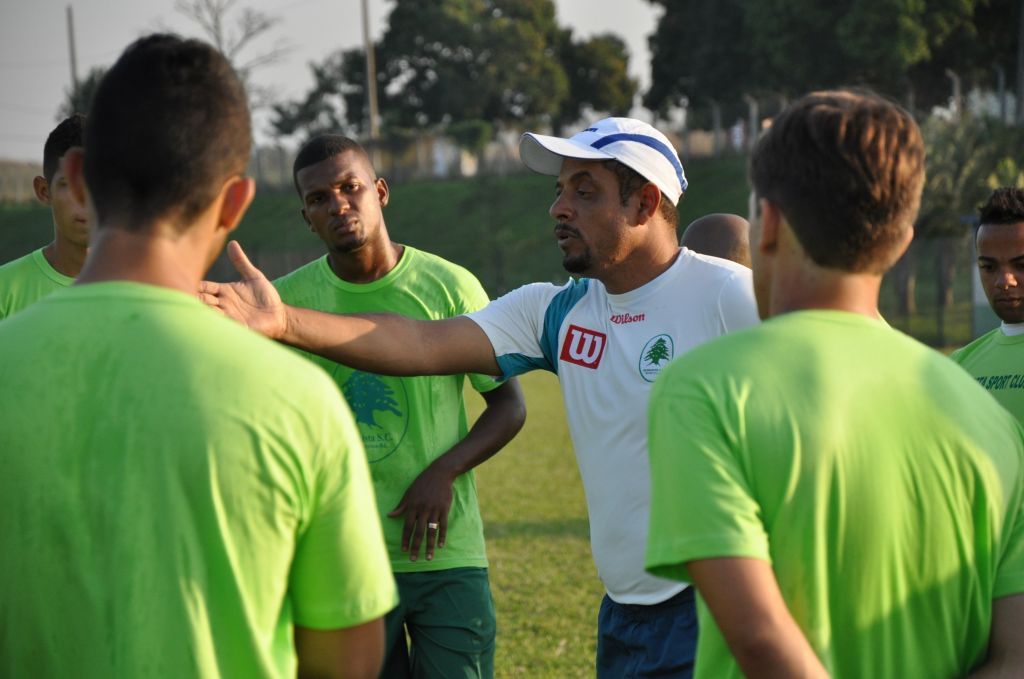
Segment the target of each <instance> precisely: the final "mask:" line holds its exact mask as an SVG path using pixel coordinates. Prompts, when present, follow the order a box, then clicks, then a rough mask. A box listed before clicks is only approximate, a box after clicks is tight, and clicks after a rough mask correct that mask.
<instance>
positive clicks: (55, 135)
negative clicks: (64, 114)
mask: <svg viewBox="0 0 1024 679" xmlns="http://www.w3.org/2000/svg"><path fill="white" fill-rule="evenodd" d="M84 131H85V116H84V115H82V114H81V113H75V114H73V115H72V116H71V117H69V118H65V119H64V120H62V121H60V124H59V125H57V127H55V128H53V132H50V136H48V137H47V138H46V144H45V145H43V177H44V178H45V179H46V181H47V182H52V181H53V175H55V174H57V168H58V167H59V166H60V159H61V158H63V157H64V154H65V153H67V152H68V149H70V148H74V147H76V146H82V143H83V142H82V135H83V134H84Z"/></svg>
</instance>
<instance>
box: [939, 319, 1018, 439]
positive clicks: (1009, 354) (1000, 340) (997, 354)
mask: <svg viewBox="0 0 1024 679" xmlns="http://www.w3.org/2000/svg"><path fill="white" fill-rule="evenodd" d="M950 358H952V359H953V360H954V361H956V362H957V363H959V364H960V365H962V366H963V367H964V370H966V371H967V372H969V373H970V374H971V375H973V376H974V379H976V380H978V384H980V385H981V386H983V387H985V389H986V390H987V391H988V392H989V393H990V394H992V396H994V397H995V399H996V400H997V401H999V403H1000V404H1002V406H1003V407H1004V408H1006V409H1007V410H1009V411H1010V414H1011V415H1013V416H1014V417H1016V418H1017V421H1018V422H1022V423H1024V335H1004V334H1003V332H1002V330H1000V329H999V328H996V329H995V330H992V331H990V332H987V333H985V334H984V335H982V336H981V337H979V338H978V339H976V340H974V341H973V342H971V343H970V344H968V345H967V346H965V347H963V348H962V349H958V350H957V351H954V352H953V353H952V354H951V355H950Z"/></svg>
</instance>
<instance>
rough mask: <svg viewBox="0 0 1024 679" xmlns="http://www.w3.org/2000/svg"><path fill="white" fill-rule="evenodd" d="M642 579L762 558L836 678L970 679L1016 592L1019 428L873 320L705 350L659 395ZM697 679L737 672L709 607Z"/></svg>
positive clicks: (844, 319) (1020, 586)
mask: <svg viewBox="0 0 1024 679" xmlns="http://www.w3.org/2000/svg"><path fill="white" fill-rule="evenodd" d="M650 441H651V443H650V455H651V473H652V478H653V489H652V493H653V500H652V510H651V523H650V525H651V529H650V539H649V543H648V549H647V557H646V561H647V567H648V569H649V570H650V571H651V572H653V573H655V574H656V575H661V576H666V577H674V578H681V579H686V577H687V571H686V567H685V564H686V563H687V562H689V561H692V560H697V559H705V558H714V557H749V558H755V559H762V560H765V561H768V562H770V563H771V565H772V568H773V570H774V572H775V575H776V578H777V580H778V583H779V587H780V589H781V592H782V595H783V597H784V599H785V602H786V605H787V607H788V609H789V611H790V613H791V614H792V615H793V617H794V619H795V620H796V622H797V624H798V625H799V626H800V628H801V630H802V631H803V633H804V635H805V636H806V637H807V639H808V641H809V642H810V644H811V646H812V648H813V649H814V650H815V652H816V653H817V654H818V656H819V657H820V658H821V660H822V662H823V663H824V665H825V667H826V668H827V669H828V670H829V672H830V673H831V676H833V677H835V678H836V679H848V678H855V677H872V678H874V679H885V678H892V679H897V678H899V679H913V678H916V677H920V678H921V679H925V678H928V679H936V678H942V677H959V676H964V675H965V674H967V672H968V671H969V670H970V669H971V668H972V667H973V666H975V665H976V664H977V663H978V662H979V661H980V660H982V659H983V658H984V655H985V651H986V648H987V645H988V636H989V629H990V620H991V613H992V600H993V599H995V598H998V597H1001V596H1006V595H1010V594H1016V593H1020V592H1024V433H1022V430H1021V428H1020V426H1019V425H1018V424H1017V423H1016V422H1015V421H1014V420H1013V418H1012V417H1010V415H1009V414H1008V413H1006V412H1005V411H1004V410H1003V409H1002V408H1000V407H999V406H998V405H997V404H996V403H995V401H994V400H993V399H992V398H991V397H990V396H989V395H988V394H987V393H986V392H985V390H984V389H982V388H981V387H979V386H978V384H977V383H976V382H975V381H974V380H972V379H971V378H970V376H968V375H967V374H966V373H964V372H963V371H962V370H960V369H959V368H958V367H957V366H956V365H955V364H954V363H952V362H951V361H949V360H948V359H946V358H945V357H943V356H941V355H940V354H938V353H937V352H935V351H933V350H931V349H928V348H927V347H924V346H923V345H920V344H918V343H917V342H915V341H914V340H912V339H910V338H908V337H906V336H905V335H903V334H901V333H898V332H894V331H893V330H891V329H889V328H887V327H885V326H884V325H883V324H881V323H879V322H878V321H876V320H871V319H868V318H865V317H862V316H858V315H855V314H848V313H842V312H835V311H805V312H794V313H787V314H784V315H782V316H779V317H776V318H773V319H771V320H769V321H767V322H765V323H764V324H763V325H761V326H758V327H756V328H753V329H750V330H746V331H743V332H740V333H735V334H732V335H729V336H726V337H724V338H722V339H719V340H716V341H714V342H711V343H708V344H706V345H704V346H702V347H698V348H697V349H695V350H694V351H692V352H690V353H688V354H686V355H684V356H682V357H681V358H679V359H677V361H676V362H675V363H673V364H672V365H671V366H669V368H667V369H666V370H665V371H663V372H662V374H661V376H659V378H658V380H657V382H656V384H655V386H654V391H653V392H652V396H651V409H650ZM699 616H700V626H701V628H700V637H699V641H698V651H697V660H696V676H697V677H698V678H711V677H714V678H715V679H719V678H728V677H740V676H742V674H741V672H740V670H739V668H738V666H737V665H736V662H735V661H734V659H733V658H732V656H731V655H730V653H729V650H728V647H727V645H726V643H725V640H724V638H723V636H722V634H721V632H720V631H719V629H718V628H717V627H716V625H715V622H714V620H713V619H712V618H711V616H710V615H709V611H708V610H707V608H706V606H704V604H703V602H701V605H700V609H699Z"/></svg>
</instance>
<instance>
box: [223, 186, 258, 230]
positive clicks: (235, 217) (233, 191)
mask: <svg viewBox="0 0 1024 679" xmlns="http://www.w3.org/2000/svg"><path fill="white" fill-rule="evenodd" d="M221 195H222V196H223V199H222V200H221V204H220V215H219V216H218V218H217V228H219V229H225V230H226V231H228V232H231V231H234V230H235V228H236V227H237V226H238V224H239V222H241V221H242V216H243V215H244V214H245V211H246V210H247V209H248V208H249V204H250V203H251V202H252V199H253V196H255V195H256V182H255V181H253V180H252V179H251V178H250V177H245V176H242V175H238V176H235V177H232V178H231V179H229V180H228V181H227V183H225V184H224V188H223V189H221Z"/></svg>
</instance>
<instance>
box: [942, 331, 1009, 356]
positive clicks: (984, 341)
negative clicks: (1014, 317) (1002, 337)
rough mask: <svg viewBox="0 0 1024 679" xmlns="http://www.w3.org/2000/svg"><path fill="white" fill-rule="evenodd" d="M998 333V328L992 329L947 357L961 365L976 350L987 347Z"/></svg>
mask: <svg viewBox="0 0 1024 679" xmlns="http://www.w3.org/2000/svg"><path fill="white" fill-rule="evenodd" d="M1000 332H1001V331H1000V330H999V328H993V329H992V330H989V331H988V332H986V333H985V334H984V335H982V336H981V337H979V338H977V339H976V340H974V341H973V342H971V343H969V344H966V345H964V346H962V347H960V348H959V349H957V350H956V351H954V352H953V353H951V354H950V355H949V357H950V358H951V359H952V360H953V361H956V362H957V363H963V362H964V361H965V360H967V359H968V358H970V357H971V356H973V355H974V354H975V353H976V352H977V351H978V349H980V348H982V347H984V346H987V345H988V344H989V343H991V342H992V340H994V339H996V338H997V336H998V335H999V333H1000Z"/></svg>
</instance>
